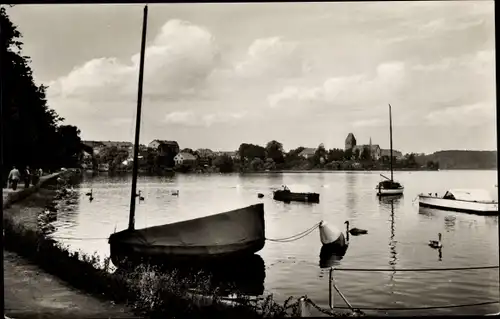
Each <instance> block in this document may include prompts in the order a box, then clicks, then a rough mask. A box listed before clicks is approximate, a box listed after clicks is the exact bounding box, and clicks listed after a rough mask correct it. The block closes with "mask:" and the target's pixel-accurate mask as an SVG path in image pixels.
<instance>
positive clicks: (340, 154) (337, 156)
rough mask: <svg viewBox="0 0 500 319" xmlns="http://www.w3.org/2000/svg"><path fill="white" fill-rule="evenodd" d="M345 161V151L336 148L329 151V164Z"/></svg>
mask: <svg viewBox="0 0 500 319" xmlns="http://www.w3.org/2000/svg"><path fill="white" fill-rule="evenodd" d="M342 159H344V150H342V149H339V148H334V149H331V150H329V151H328V155H327V161H328V162H337V161H341V160H342Z"/></svg>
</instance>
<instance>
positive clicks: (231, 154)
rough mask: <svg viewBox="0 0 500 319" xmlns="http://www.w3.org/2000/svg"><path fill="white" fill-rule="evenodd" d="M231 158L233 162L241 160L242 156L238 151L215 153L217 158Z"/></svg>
mask: <svg viewBox="0 0 500 319" xmlns="http://www.w3.org/2000/svg"><path fill="white" fill-rule="evenodd" d="M224 155H225V156H229V157H230V158H231V159H232V160H239V159H240V154H239V153H238V151H229V152H227V151H219V152H215V156H224Z"/></svg>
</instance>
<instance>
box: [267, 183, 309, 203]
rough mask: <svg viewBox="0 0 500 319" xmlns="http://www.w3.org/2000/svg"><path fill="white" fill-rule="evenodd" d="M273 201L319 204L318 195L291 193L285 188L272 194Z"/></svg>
mask: <svg viewBox="0 0 500 319" xmlns="http://www.w3.org/2000/svg"><path fill="white" fill-rule="evenodd" d="M273 199H274V200H278V201H282V202H292V201H294V202H307V203H319V194H318V193H293V192H291V191H290V190H289V189H288V188H287V187H286V186H285V187H284V189H280V190H276V191H274V192H273Z"/></svg>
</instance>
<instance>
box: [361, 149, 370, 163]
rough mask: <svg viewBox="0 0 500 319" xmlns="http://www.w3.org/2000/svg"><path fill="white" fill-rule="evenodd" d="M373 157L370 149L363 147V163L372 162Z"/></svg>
mask: <svg viewBox="0 0 500 319" xmlns="http://www.w3.org/2000/svg"><path fill="white" fill-rule="evenodd" d="M371 157H372V155H371V152H370V149H369V148H368V147H363V151H361V155H360V158H361V160H363V161H367V160H370V159H371Z"/></svg>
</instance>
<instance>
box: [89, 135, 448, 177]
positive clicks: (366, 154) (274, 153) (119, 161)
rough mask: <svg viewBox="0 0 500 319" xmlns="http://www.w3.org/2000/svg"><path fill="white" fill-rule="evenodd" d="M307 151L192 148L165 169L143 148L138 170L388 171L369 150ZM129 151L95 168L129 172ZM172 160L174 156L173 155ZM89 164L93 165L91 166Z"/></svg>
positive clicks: (104, 152) (398, 162)
mask: <svg viewBox="0 0 500 319" xmlns="http://www.w3.org/2000/svg"><path fill="white" fill-rule="evenodd" d="M305 149H306V148H305V147H298V148H296V149H292V150H290V151H288V152H285V151H284V150H283V144H281V143H280V142H278V141H275V140H273V141H270V142H268V143H267V145H266V146H265V147H264V146H260V145H255V144H249V143H243V144H241V145H240V147H239V149H238V151H237V152H234V153H229V154H227V153H226V154H220V153H217V152H210V151H209V150H208V152H207V149H204V150H203V152H198V151H195V150H192V149H190V148H185V149H183V150H181V153H190V154H192V155H194V158H196V160H194V161H188V162H187V163H182V164H179V163H178V164H177V165H174V166H172V167H168V166H167V165H163V164H164V163H172V162H173V161H172V159H164V158H162V157H161V156H160V154H159V153H158V152H157V150H155V149H152V148H147V147H146V146H142V147H141V150H140V152H139V154H140V159H139V169H140V170H141V171H146V172H150V173H154V172H158V171H162V168H166V167H167V168H173V169H175V170H177V171H182V172H188V171H199V172H222V173H224V172H259V171H267V170H269V171H280V170H312V169H324V170H365V169H366V170H378V169H380V170H382V169H389V167H390V158H389V157H381V158H379V159H373V158H372V156H371V153H370V151H369V150H368V149H364V150H363V151H361V152H359V151H354V152H353V151H352V150H343V149H337V148H335V149H330V150H327V149H325V147H324V145H323V144H320V145H319V146H318V147H317V148H316V149H315V150H314V151H313V152H310V153H309V154H307V156H304V153H303V151H304V150H305ZM129 153H130V151H129V150H127V149H124V148H122V149H120V148H118V147H116V146H111V147H105V148H103V149H101V150H100V151H99V153H98V154H97V155H96V156H95V158H94V160H95V163H94V166H97V167H98V166H102V165H103V164H105V165H106V167H107V169H109V171H127V170H131V169H132V162H130V161H128V159H130V157H131V155H132V154H129ZM171 156H172V157H173V156H174V155H171ZM89 164H90V163H89ZM393 167H394V168H395V169H431V170H436V169H438V168H439V163H438V162H434V161H431V160H429V161H426V162H425V163H422V162H421V161H419V156H417V155H416V154H414V153H410V154H406V155H405V156H403V157H402V158H398V159H396V158H394V160H393Z"/></svg>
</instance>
